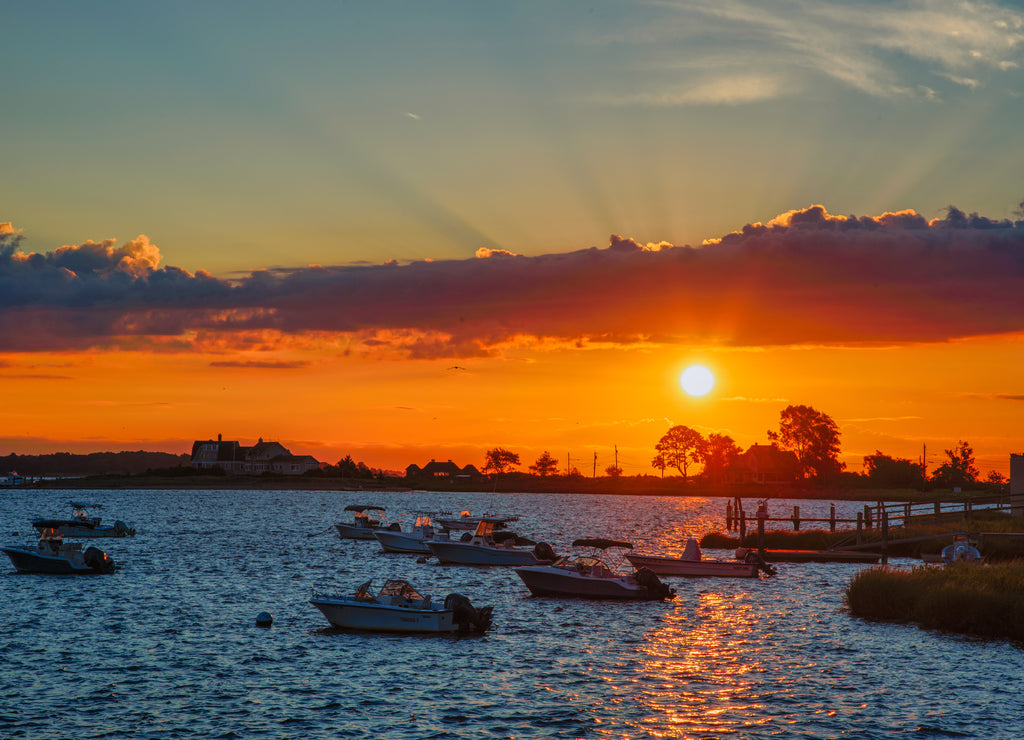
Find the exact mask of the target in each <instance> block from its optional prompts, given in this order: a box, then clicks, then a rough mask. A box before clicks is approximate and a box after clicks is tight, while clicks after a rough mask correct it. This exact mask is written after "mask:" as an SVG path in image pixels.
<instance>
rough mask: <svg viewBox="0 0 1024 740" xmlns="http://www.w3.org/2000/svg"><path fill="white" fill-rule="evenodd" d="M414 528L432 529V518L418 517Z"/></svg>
mask: <svg viewBox="0 0 1024 740" xmlns="http://www.w3.org/2000/svg"><path fill="white" fill-rule="evenodd" d="M413 526H415V527H430V526H432V525H431V522H430V517H429V516H418V517H416V524H414V525H413Z"/></svg>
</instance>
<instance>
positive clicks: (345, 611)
mask: <svg viewBox="0 0 1024 740" xmlns="http://www.w3.org/2000/svg"><path fill="white" fill-rule="evenodd" d="M370 584H371V581H367V582H366V583H364V584H362V585H361V586H360V587H359V588H358V589H356V592H355V594H353V595H351V596H342V595H341V594H339V593H338V592H337V591H336V590H332V591H326V590H322V588H323V587H318V586H313V596H312V598H311V599H310V600H309V603H311V604H312V605H313V606H315V607H316V608H317V609H319V610H320V611H321V612H322V613H323V615H324V616H325V617H326V618H327V621H328V622H330V623H331V625H332V626H334V627H339V628H341V629H351V630H364V631H369V632H428V633H429V632H436V633H444V632H486V631H487V630H488V629H489V628H490V626H491V612H492V611H493V610H494V607H491V606H485V607H481V608H480V609H476V608H475V607H474V606H473V605H472V604H471V603H470V601H469V599H467V598H466V597H465V596H462V595H461V594H454V593H453V594H448V596H446V597H445V600H444V603H443V604H435V603H433V602H432V601H431V599H430V597H429V596H422V595H421V594H420V593H419V592H418V591H416V589H415V588H413V587H412V586H411V585H409V583H408V582H407V581H400V580H388V581H385V583H384V586H383V587H382V588H381V590H380V592H379V593H378V594H377V595H376V596H374V595H373V594H372V593H371V592H370Z"/></svg>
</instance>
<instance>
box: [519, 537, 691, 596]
mask: <svg viewBox="0 0 1024 740" xmlns="http://www.w3.org/2000/svg"><path fill="white" fill-rule="evenodd" d="M572 546H573V547H577V548H584V549H585V550H586V552H585V553H584V554H578V555H574V556H567V557H562V558H559V559H557V560H556V561H555V562H553V563H551V564H549V565H526V566H522V567H519V568H516V569H515V571H516V574H517V575H518V576H519V578H520V579H522V581H523V583H524V584H525V585H526V587H527V588H528V589H530V593H532V594H534V595H535V596H568V597H575V598H584V599H630V600H648V601H658V600H665V599H668V600H671V599H674V598H675V596H676V591H675V589H674V588H669V587H668V586H666V585H665V584H664V583H662V582H661V580H660V579H659V578H658V576H657V575H655V574H654V573H653V572H651V571H650V570H647V569H646V568H641V569H639V570H636V571H634V572H630V573H627V572H624V571H623V570H621V569H620V570H616V569H615V568H613V567H611V566H610V565H609V561H610V560H611V559H613V558H614V557H615V555H614V554H613V553H615V552H619V551H624V550H629V549H632V547H633V545H632V544H630V543H629V542H620V541H618V540H610V539H604V538H584V539H578V540H575V541H574V542H573V543H572ZM619 559H621V557H620V558H619Z"/></svg>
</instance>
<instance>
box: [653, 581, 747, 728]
mask: <svg viewBox="0 0 1024 740" xmlns="http://www.w3.org/2000/svg"><path fill="white" fill-rule="evenodd" d="M755 585H756V584H755ZM758 623H759V619H758V615H757V613H756V609H755V605H754V604H753V603H752V602H751V599H750V598H749V596H748V594H747V593H746V592H745V591H734V592H726V591H723V590H718V589H716V588H708V589H703V588H702V589H700V590H695V589H688V593H687V594H686V595H685V596H684V597H683V600H682V601H681V602H680V603H679V604H678V605H677V606H676V608H675V609H673V610H672V611H671V612H669V613H667V614H666V615H665V617H664V618H663V619H662V620H661V621H660V624H659V626H658V627H657V628H656V629H654V630H653V631H651V632H649V633H648V634H647V635H646V639H645V641H644V643H643V644H642V645H640V646H638V647H637V653H638V654H639V655H640V656H641V663H642V669H641V674H640V680H639V681H638V685H637V689H638V694H637V698H638V701H639V702H640V703H641V704H642V705H643V706H644V707H645V708H646V710H647V712H648V714H649V717H648V718H647V719H645V720H644V723H643V724H644V729H645V730H646V731H647V732H649V733H651V734H652V735H653V736H656V737H680V733H682V736H684V737H706V736H708V735H711V736H717V735H718V734H719V733H722V732H726V731H727V728H729V727H735V725H736V723H737V720H738V719H739V718H740V717H748V718H750V715H752V714H753V713H755V712H756V711H757V710H759V709H763V705H761V704H759V702H758V699H757V692H756V691H755V690H754V687H755V686H756V684H757V672H758V671H757V666H756V664H755V663H754V662H753V661H752V658H753V657H754V656H753V654H752V653H751V652H750V651H748V650H747V649H746V648H747V646H748V645H749V644H750V642H751V641H752V639H753V638H752V636H753V634H754V633H755V631H756V630H758V629H759V625H758ZM758 721H759V720H757V719H755V718H750V719H749V721H746V722H744V723H743V724H744V725H746V724H751V723H753V724H756V723H757V722H758Z"/></svg>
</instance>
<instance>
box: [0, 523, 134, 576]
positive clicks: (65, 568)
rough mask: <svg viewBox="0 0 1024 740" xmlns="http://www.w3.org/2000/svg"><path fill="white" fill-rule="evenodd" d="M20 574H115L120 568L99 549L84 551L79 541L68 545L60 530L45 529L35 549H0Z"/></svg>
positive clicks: (93, 548) (92, 548)
mask: <svg viewBox="0 0 1024 740" xmlns="http://www.w3.org/2000/svg"><path fill="white" fill-rule="evenodd" d="M0 550H2V551H3V552H4V553H5V554H6V555H7V557H9V558H10V559H11V563H12V564H13V565H14V567H15V568H16V569H17V571H18V572H19V573H45V574H49V575H94V574H97V573H113V572H114V571H115V570H116V569H117V568H118V566H116V565H115V564H114V561H113V559H112V558H111V557H110V556H109V555H107V553H105V552H103V551H102V550H100V549H99V548H98V547H89V548H86V549H85V550H83V549H82V544H81V543H80V542H66V541H65V540H64V536H63V535H62V534H61V533H60V531H59V530H57V529H44V530H43V531H42V533H41V535H40V537H39V541H38V542H37V543H36V545H35V547H3V548H0Z"/></svg>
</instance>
